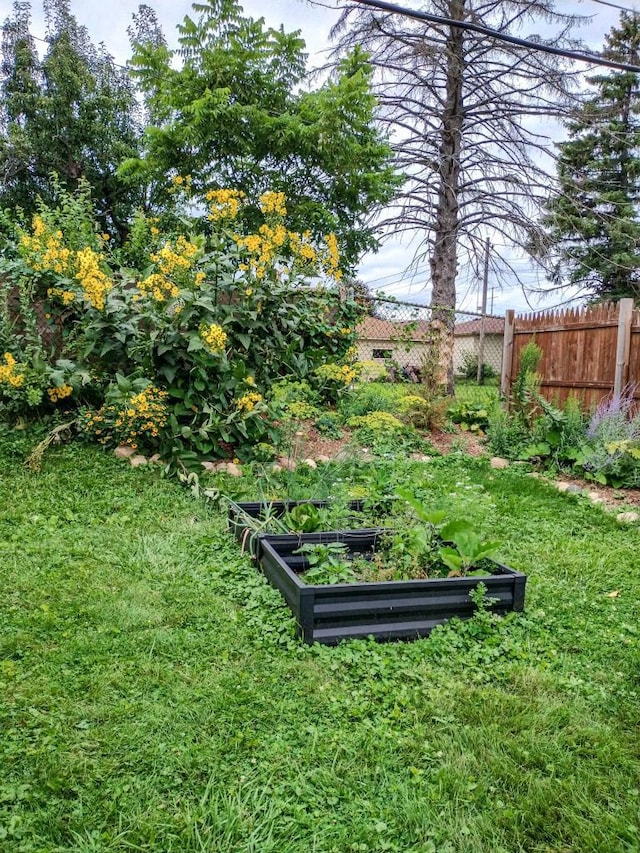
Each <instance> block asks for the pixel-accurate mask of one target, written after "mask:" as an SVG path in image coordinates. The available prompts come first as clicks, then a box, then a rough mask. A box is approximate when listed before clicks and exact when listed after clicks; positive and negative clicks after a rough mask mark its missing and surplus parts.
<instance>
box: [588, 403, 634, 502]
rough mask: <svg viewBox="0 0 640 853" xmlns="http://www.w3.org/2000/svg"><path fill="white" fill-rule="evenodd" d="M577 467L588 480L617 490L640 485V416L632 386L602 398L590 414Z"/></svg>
mask: <svg viewBox="0 0 640 853" xmlns="http://www.w3.org/2000/svg"><path fill="white" fill-rule="evenodd" d="M576 465H577V467H578V468H579V469H580V470H581V471H583V472H584V474H585V476H586V477H587V478H588V479H592V480H595V482H597V483H601V484H602V485H611V486H615V487H616V488H638V487H639V486H640V413H638V412H637V411H636V410H635V398H634V387H628V388H625V389H624V390H623V392H622V394H620V395H617V396H616V395H614V396H612V397H609V398H605V399H604V400H603V401H602V402H601V403H600V405H599V406H598V408H597V409H596V411H595V412H594V413H593V415H592V417H591V420H590V423H589V428H588V430H587V434H586V437H585V440H584V441H583V443H582V444H581V446H580V452H579V453H578V454H577V455H576Z"/></svg>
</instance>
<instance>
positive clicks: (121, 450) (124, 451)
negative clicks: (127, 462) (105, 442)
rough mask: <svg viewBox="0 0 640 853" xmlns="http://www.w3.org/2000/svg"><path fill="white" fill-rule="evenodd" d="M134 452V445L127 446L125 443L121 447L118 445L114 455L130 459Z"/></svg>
mask: <svg viewBox="0 0 640 853" xmlns="http://www.w3.org/2000/svg"><path fill="white" fill-rule="evenodd" d="M134 453H135V450H134V449H133V447H127V446H126V445H124V444H121V445H120V447H116V449H115V450H114V451H113V455H114V456H116V457H117V458H118V459H129V457H130V456H133V455H134Z"/></svg>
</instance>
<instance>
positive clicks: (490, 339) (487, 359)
mask: <svg viewBox="0 0 640 853" xmlns="http://www.w3.org/2000/svg"><path fill="white" fill-rule="evenodd" d="M502 339H503V336H502V335H485V337H484V359H483V361H484V363H485V364H488V365H490V366H491V367H493V369H494V370H495V371H496V373H497V374H498V375H500V371H501V369H502ZM479 347H480V337H479V335H456V337H455V338H454V341H453V372H454V373H456V374H460V373H462V372H463V370H464V358H465V356H466V355H467V354H469V355H472V356H474V357H475V358H477V357H478V350H479Z"/></svg>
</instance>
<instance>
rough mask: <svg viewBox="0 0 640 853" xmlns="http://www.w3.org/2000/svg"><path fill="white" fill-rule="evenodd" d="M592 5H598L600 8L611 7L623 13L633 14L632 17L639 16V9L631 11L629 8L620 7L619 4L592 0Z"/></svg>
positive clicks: (605, 0)
mask: <svg viewBox="0 0 640 853" xmlns="http://www.w3.org/2000/svg"><path fill="white" fill-rule="evenodd" d="M590 2H591V3H598V4H599V5H600V6H610V7H611V8H612V9H619V10H620V11H621V12H631V14H632V15H637V14H639V11H638V9H631V8H630V7H629V6H618V4H617V3H609V0H590Z"/></svg>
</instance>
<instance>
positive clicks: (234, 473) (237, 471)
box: [227, 462, 242, 477]
mask: <svg viewBox="0 0 640 853" xmlns="http://www.w3.org/2000/svg"><path fill="white" fill-rule="evenodd" d="M227 474H229V475H230V476H231V477H242V468H241V467H240V466H239V465H236V463H235V462H227Z"/></svg>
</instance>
